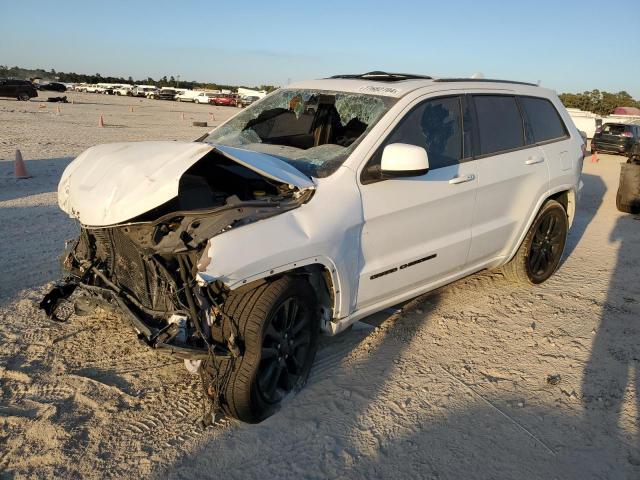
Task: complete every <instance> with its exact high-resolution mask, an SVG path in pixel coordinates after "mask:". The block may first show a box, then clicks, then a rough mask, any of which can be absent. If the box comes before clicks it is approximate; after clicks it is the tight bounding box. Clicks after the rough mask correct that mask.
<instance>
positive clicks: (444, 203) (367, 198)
mask: <svg viewBox="0 0 640 480" xmlns="http://www.w3.org/2000/svg"><path fill="white" fill-rule="evenodd" d="M466 111H467V110H466V104H465V99H464V98H463V97H460V96H449V97H441V98H436V99H429V100H425V101H422V102H420V103H418V104H417V105H415V106H414V107H412V108H410V109H409V111H408V113H407V114H406V115H405V116H404V117H403V119H402V120H401V121H400V122H399V123H398V125H397V126H396V127H395V128H394V130H393V131H392V133H391V134H390V135H389V137H388V138H387V139H386V140H385V142H384V143H383V144H382V145H381V147H380V148H379V149H378V150H377V151H376V154H375V155H374V156H373V158H372V159H371V160H370V162H369V164H368V165H367V167H365V169H364V172H363V175H362V176H361V180H362V184H361V185H360V190H361V196H362V204H363V213H364V227H363V232H362V241H361V245H362V259H361V270H360V283H359V290H358V298H357V308H359V309H360V308H363V307H367V306H369V305H372V304H375V303H378V302H381V301H383V300H385V299H388V298H391V297H394V296H396V295H398V294H399V293H401V292H405V291H408V290H411V289H413V288H417V287H420V286H421V285H424V284H427V283H430V282H433V281H435V280H437V279H439V278H443V277H446V276H447V275H450V274H452V273H454V272H456V271H459V270H460V269H462V267H463V266H464V265H465V263H466V259H467V254H468V252H469V246H470V241H471V219H472V212H473V206H474V202H475V191H476V184H477V172H476V166H475V162H474V161H472V160H471V158H470V155H471V149H470V145H469V142H468V141H467V142H465V140H468V139H469V135H468V134H465V132H468V129H467V128H465V120H466V118H465V115H463V112H466ZM392 143H408V144H412V145H417V146H420V147H423V148H425V149H426V150H427V154H428V156H429V171H428V172H427V173H426V174H425V175H422V176H418V177H410V178H395V179H386V180H379V179H376V178H371V177H368V176H367V171H369V170H370V168H369V167H371V165H375V164H376V162H377V163H378V164H379V162H380V158H381V156H382V150H383V148H384V146H386V145H389V144H392ZM465 144H466V145H465Z"/></svg>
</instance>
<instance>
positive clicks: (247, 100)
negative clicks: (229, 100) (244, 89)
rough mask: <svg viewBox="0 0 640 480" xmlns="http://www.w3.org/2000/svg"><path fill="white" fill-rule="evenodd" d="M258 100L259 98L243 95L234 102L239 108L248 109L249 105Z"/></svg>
mask: <svg viewBox="0 0 640 480" xmlns="http://www.w3.org/2000/svg"><path fill="white" fill-rule="evenodd" d="M258 100H260V97H254V96H252V95H244V96H242V97H239V98H238V100H237V102H236V106H237V107H239V108H244V107H248V106H249V105H251V104H252V103H254V102H257V101H258Z"/></svg>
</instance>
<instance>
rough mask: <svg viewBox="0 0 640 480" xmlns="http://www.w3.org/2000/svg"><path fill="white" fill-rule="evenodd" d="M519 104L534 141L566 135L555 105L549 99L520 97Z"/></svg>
mask: <svg viewBox="0 0 640 480" xmlns="http://www.w3.org/2000/svg"><path fill="white" fill-rule="evenodd" d="M520 104H521V105H522V107H523V109H524V111H525V112H526V114H527V118H528V120H529V123H528V125H529V127H530V128H531V131H532V132H533V138H534V139H535V141H536V142H544V141H546V140H553V139H554V138H562V137H565V136H566V135H567V132H566V130H565V127H564V124H563V123H562V120H561V119H560V115H559V114H558V111H557V110H556V107H554V106H553V104H552V103H551V102H550V101H549V100H547V99H545V98H531V97H520Z"/></svg>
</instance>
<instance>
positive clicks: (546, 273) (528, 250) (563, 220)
mask: <svg viewBox="0 0 640 480" xmlns="http://www.w3.org/2000/svg"><path fill="white" fill-rule="evenodd" d="M568 232H569V219H568V218H567V212H566V210H565V209H564V207H563V206H562V205H561V204H560V203H558V202H556V201H555V200H547V201H546V202H545V204H544V205H543V206H542V208H541V209H540V211H539V212H538V215H537V216H536V218H535V220H534V221H533V224H532V225H531V227H530V228H529V231H528V232H527V235H526V236H525V237H524V240H523V241H522V244H521V245H520V248H518V251H517V252H516V254H515V256H514V257H513V258H512V259H511V260H510V261H509V263H507V264H506V265H503V267H502V273H503V274H504V276H505V278H507V279H508V280H511V281H513V282H516V283H520V284H525V285H538V284H540V283H542V282H544V281H546V280H547V279H548V278H549V277H551V275H553V274H554V273H555V271H556V270H557V268H558V266H559V265H560V259H561V258H562V253H563V252H564V247H565V244H566V241H567V234H568Z"/></svg>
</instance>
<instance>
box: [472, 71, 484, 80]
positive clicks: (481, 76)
mask: <svg viewBox="0 0 640 480" xmlns="http://www.w3.org/2000/svg"><path fill="white" fill-rule="evenodd" d="M471 78H473V79H483V78H484V73H482V72H476V73H474V74H473V75H471Z"/></svg>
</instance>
